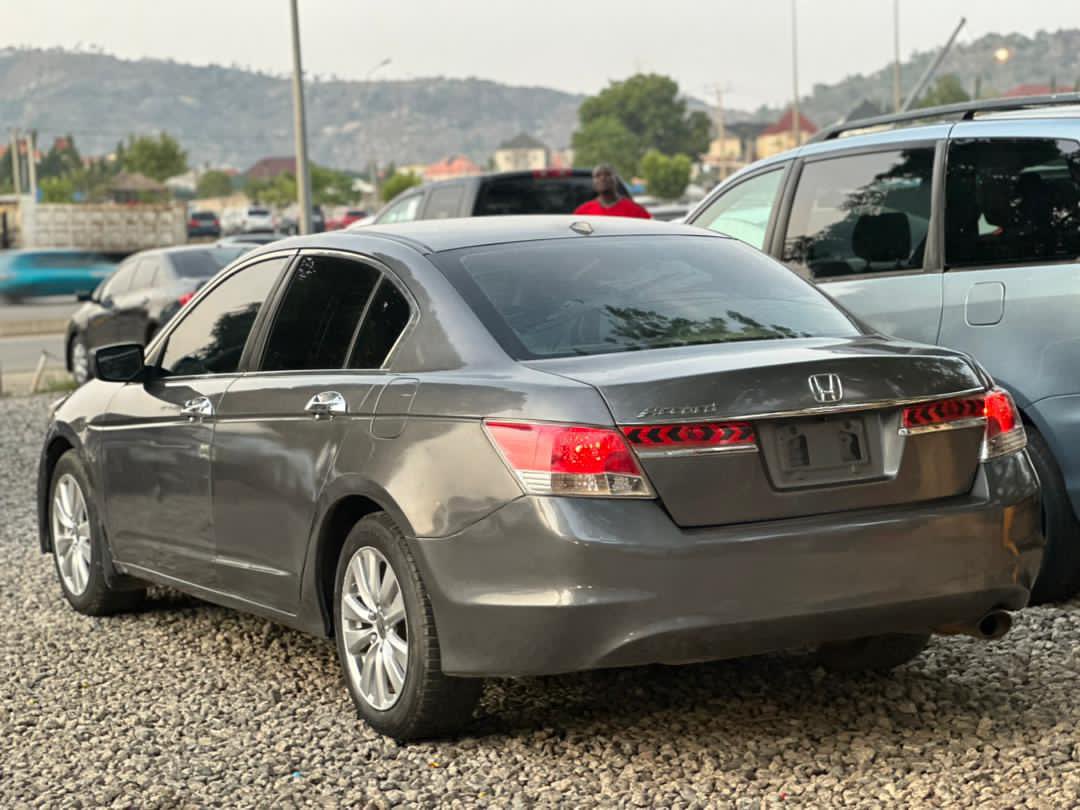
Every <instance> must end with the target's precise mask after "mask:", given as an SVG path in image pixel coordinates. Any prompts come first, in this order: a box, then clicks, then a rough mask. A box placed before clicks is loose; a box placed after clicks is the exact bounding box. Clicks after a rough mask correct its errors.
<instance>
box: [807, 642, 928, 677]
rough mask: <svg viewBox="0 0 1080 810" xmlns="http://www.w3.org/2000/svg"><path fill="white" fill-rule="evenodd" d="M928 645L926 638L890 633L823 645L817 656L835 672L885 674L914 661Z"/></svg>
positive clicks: (822, 663)
mask: <svg viewBox="0 0 1080 810" xmlns="http://www.w3.org/2000/svg"><path fill="white" fill-rule="evenodd" d="M929 642H930V636H929V635H908V634H904V633H889V634H887V635H881V636H867V637H866V638H857V639H854V640H852V641H834V642H830V643H828V644H822V645H821V647H819V648H818V653H817V654H818V660H819V661H820V662H821V665H822V666H824V667H825V668H826V669H831V670H833V671H834V672H867V671H870V672H888V671H889V670H890V669H895V668H896V667H898V666H900V665H901V664H906V663H907V662H908V661H911V660H913V659H914V658H917V657H918V656H919V654H920V653H921V652H922V651H923V650H925V649H926V645H927V644H928V643H929Z"/></svg>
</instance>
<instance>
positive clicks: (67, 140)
mask: <svg viewBox="0 0 1080 810" xmlns="http://www.w3.org/2000/svg"><path fill="white" fill-rule="evenodd" d="M82 168H83V165H82V157H81V156H80V155H79V150H78V149H76V148H75V139H74V138H73V137H72V136H71V135H67V136H65V137H63V138H57V139H56V140H54V141H53V144H52V146H50V147H49V151H48V152H46V153H45V156H44V157H42V159H41V162H40V163H38V167H37V174H38V177H39V178H41V179H45V178H46V177H61V176H63V175H65V174H70V173H72V172H78V171H81V170H82Z"/></svg>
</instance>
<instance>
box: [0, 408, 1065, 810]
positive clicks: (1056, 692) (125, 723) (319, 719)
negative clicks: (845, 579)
mask: <svg viewBox="0 0 1080 810" xmlns="http://www.w3.org/2000/svg"><path fill="white" fill-rule="evenodd" d="M48 402H49V398H40V397H39V398H34V399H22V400H0V506H2V514H3V517H4V519H3V521H2V522H0V566H2V568H3V570H5V571H7V572H9V574H8V576H6V577H5V578H4V580H3V583H2V585H0V610H2V614H0V616H2V619H3V620H2V622H0V807H4V808H16V807H35V808H37V807H61V806H62V807H91V806H92V807H110V806H112V807H129V806H135V805H137V806H145V807H162V808H166V807H167V808H177V807H206V806H221V805H228V806H235V807H271V806H275V807H276V806H285V807H289V806H294V805H295V806H308V805H313V806H319V807H336V806H348V807H388V806H395V805H401V806H420V807H426V806H449V807H472V806H489V805H490V806H499V807H533V806H537V807H554V806H569V807H582V806H601V807H615V806H639V807H670V808H691V807H731V808H740V809H741V808H747V809H749V808H759V807H770V808H771V807H781V806H793V807H814V808H818V807H855V806H867V807H880V806H883V805H893V806H937V807H940V806H948V805H952V806H964V807H973V806H979V807H1075V806H1077V805H1078V804H1080V734H1078V732H1077V721H1078V719H1080V702H1078V700H1077V697H1078V695H1080V689H1078V687H1080V651H1078V649H1080V645H1078V641H1080V603H1078V602H1073V603H1072V604H1070V605H1068V606H1065V607H1061V608H1044V609H1037V610H1029V611H1025V612H1024V613H1023V615H1021V616H1020V617H1019V619H1018V622H1017V629H1016V630H1014V632H1013V633H1012V634H1010V635H1009V636H1008V637H1007V638H1006V640H1004V641H1002V642H999V643H996V644H982V643H978V642H975V641H972V640H968V639H962V638H949V639H937V640H935V641H934V642H933V644H932V646H931V648H930V650H929V651H928V652H927V653H925V654H924V656H923V657H922V658H921V659H919V660H918V661H917V662H916V663H913V664H911V665H909V666H907V667H906V668H904V669H902V670H899V671H897V672H896V673H894V674H893V675H892V676H891V677H879V676H846V677H837V676H832V675H826V674H825V673H824V672H823V671H822V670H821V669H819V668H816V667H815V665H814V663H813V661H812V659H810V658H809V657H807V656H802V655H796V654H790V655H775V656H766V657H760V658H754V659H748V660H741V661H729V662H721V663H715V664H708V665H699V666H689V667H681V668H668V667H649V668H643V669H636V670H623V671H608V672H599V673H591V674H586V675H575V676H565V677H558V678H543V679H528V680H520V681H496V682H493V683H492V684H491V685H490V686H489V688H488V690H487V692H486V694H485V698H484V701H483V703H482V705H481V709H480V712H479V714H478V718H477V720H476V721H475V725H474V727H473V729H472V731H471V736H469V737H466V738H463V739H460V740H458V741H455V742H440V743H428V744H419V745H410V746H400V745H397V744H396V743H394V742H391V741H388V740H385V739H381V738H379V737H377V736H376V735H375V734H374V733H372V732H371V731H370V730H368V729H367V728H366V727H365V726H364V725H363V724H362V723H360V722H359V721H358V720H357V719H356V718H355V715H354V713H353V711H352V708H351V705H350V703H349V701H348V698H347V696H346V694H345V690H344V687H343V685H342V683H341V680H340V676H339V674H338V668H337V662H336V660H335V657H334V650H333V648H332V646H331V644H330V643H329V642H327V641H323V640H319V639H314V638H309V637H306V636H303V635H301V634H299V633H296V632H293V631H290V630H286V629H284V628H281V627H279V626H276V625H273V624H270V623H267V622H265V621H262V620H260V619H256V618H252V617H249V616H242V615H239V614H236V613H233V612H231V611H227V610H223V609H219V608H216V607H212V606H209V605H206V604H203V603H201V602H198V601H196V600H193V599H188V598H186V597H183V596H179V595H176V594H172V593H168V592H161V593H158V594H156V595H155V597H154V599H153V600H152V602H151V604H150V607H149V608H148V609H147V610H146V611H145V612H143V613H141V614H139V615H132V616H122V617H116V618H111V619H100V620H99V619H91V618H86V617H83V616H79V615H77V614H76V613H74V612H73V611H71V610H70V609H69V608H68V607H67V605H66V603H64V602H63V600H62V598H61V596H60V592H59V588H58V585H57V583H56V580H55V573H54V570H53V567H52V564H51V561H50V560H49V559H48V558H46V557H43V556H41V555H40V554H38V552H37V550H36V542H37V541H36V533H35V527H34V517H33V495H32V488H33V481H34V471H35V466H36V464H37V453H38V442H39V439H40V435H41V430H42V426H43V423H44V420H45V414H46V407H47V404H48Z"/></svg>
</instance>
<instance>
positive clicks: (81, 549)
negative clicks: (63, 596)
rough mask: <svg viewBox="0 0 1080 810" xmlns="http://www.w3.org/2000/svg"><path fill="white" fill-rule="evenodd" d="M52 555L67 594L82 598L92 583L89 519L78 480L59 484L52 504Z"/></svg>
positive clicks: (67, 479)
mask: <svg viewBox="0 0 1080 810" xmlns="http://www.w3.org/2000/svg"><path fill="white" fill-rule="evenodd" d="M52 539H53V553H55V554H56V562H57V567H58V568H59V569H60V579H61V581H62V582H63V583H64V587H65V588H66V589H67V591H68V593H70V594H72V595H73V596H81V595H82V594H83V592H84V591H85V590H86V586H87V584H88V583H89V582H90V555H91V550H90V516H89V513H88V512H87V509H86V498H85V497H84V496H83V492H82V487H80V486H79V482H78V481H77V480H75V477H74V476H72V475H69V474H65V475H64V476H62V477H61V478H60V480H59V481H57V482H56V488H55V490H54V491H53V502H52Z"/></svg>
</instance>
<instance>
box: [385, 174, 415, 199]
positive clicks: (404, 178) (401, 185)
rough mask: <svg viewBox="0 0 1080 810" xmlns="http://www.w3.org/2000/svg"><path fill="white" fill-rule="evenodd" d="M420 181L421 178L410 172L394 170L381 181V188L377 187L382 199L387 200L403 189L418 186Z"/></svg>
mask: <svg viewBox="0 0 1080 810" xmlns="http://www.w3.org/2000/svg"><path fill="white" fill-rule="evenodd" d="M420 183H421V179H420V178H419V177H417V176H416V175H415V174H413V173H412V172H394V174H392V175H391V176H390V178H389V179H388V180H387V181H386V182H385V183H383V185H382V188H381V189H379V194H380V195H381V196H382V198H383V200H384V201H389V200H392V199H394V197H396V196H397V195H398V194H400V193H401V192H403V191H404V190H405V189H407V188H412V187H413V186H418V185H420Z"/></svg>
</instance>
